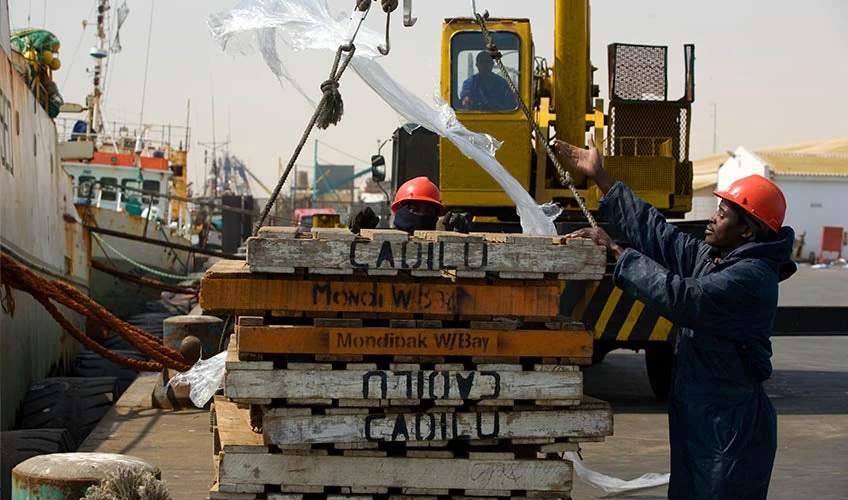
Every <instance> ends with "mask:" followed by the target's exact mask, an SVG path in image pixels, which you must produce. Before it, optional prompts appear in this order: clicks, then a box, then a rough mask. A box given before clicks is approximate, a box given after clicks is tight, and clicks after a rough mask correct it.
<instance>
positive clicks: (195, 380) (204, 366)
mask: <svg viewBox="0 0 848 500" xmlns="http://www.w3.org/2000/svg"><path fill="white" fill-rule="evenodd" d="M226 359H227V351H224V352H221V353H218V354H216V355H214V356H212V357H211V358H209V359H199V360H197V363H195V364H194V365H193V366H192V367H191V368H189V370H188V371H185V372H183V373H180V374H178V375H176V376H175V377H174V378H172V379H171V380H169V381H168V386H175V385H187V386H189V387H190V389H189V393H188V397H189V398H190V399H191V402H192V403H193V404H194V406H196V407H198V408H203V407H204V406H206V403H208V402H209V400H210V399H212V396H214V395H215V393H216V392H218V390H219V389H221V388H222V387H224V371H225V370H224V368H225V366H226Z"/></svg>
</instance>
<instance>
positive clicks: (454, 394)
mask: <svg viewBox="0 0 848 500" xmlns="http://www.w3.org/2000/svg"><path fill="white" fill-rule="evenodd" d="M390 376H391V377H393V378H397V379H401V380H400V381H393V382H394V383H393V384H392V386H393V387H398V386H399V387H404V386H405V387H406V395H405V397H406V398H407V399H413V398H417V399H469V398H470V397H471V395H472V389H475V391H474V399H497V397H498V396H499V395H500V393H501V375H500V374H499V373H498V372H495V371H480V372H453V371H427V370H424V371H418V372H413V371H396V372H388V371H384V370H372V371H369V372H366V373H365V375H363V376H362V397H363V398H365V399H369V398H379V399H386V398H387V397H388V387H389V377H390ZM375 378H376V380H377V381H378V382H379V392H378V393H377V394H374V391H373V390H372V389H371V387H372V385H373V380H374V379H375ZM403 379H405V381H404V380H403ZM398 382H400V383H398ZM481 388H484V390H486V389H489V390H490V391H491V392H489V393H484V392H481V391H480V390H479V389H481Z"/></svg>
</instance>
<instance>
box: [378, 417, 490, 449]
mask: <svg viewBox="0 0 848 500" xmlns="http://www.w3.org/2000/svg"><path fill="white" fill-rule="evenodd" d="M475 415H476V417H475V418H474V426H473V427H470V426H469V425H468V422H467V420H466V419H461V418H460V416H458V415H457V414H456V413H455V412H451V413H414V414H404V413H397V414H391V415H385V414H381V413H372V414H369V415H366V416H365V440H366V441H372V442H380V441H434V440H435V441H445V440H449V439H458V440H466V441H467V440H471V439H496V438H497V437H498V436H499V435H500V430H501V415H500V413H498V412H475Z"/></svg>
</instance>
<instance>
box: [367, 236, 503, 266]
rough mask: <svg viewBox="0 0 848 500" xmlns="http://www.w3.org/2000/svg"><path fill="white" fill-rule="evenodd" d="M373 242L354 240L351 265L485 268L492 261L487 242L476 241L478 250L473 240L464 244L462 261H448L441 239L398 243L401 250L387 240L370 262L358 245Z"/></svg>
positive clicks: (370, 256)
mask: <svg viewBox="0 0 848 500" xmlns="http://www.w3.org/2000/svg"><path fill="white" fill-rule="evenodd" d="M371 244H373V243H371V242H370V241H366V240H354V241H352V242H351V243H350V265H351V267H353V268H356V269H368V268H375V269H426V270H428V271H432V270H442V269H444V270H451V269H461V270H468V271H480V270H484V269H486V266H487V265H488V264H489V262H488V261H489V247H488V244H487V243H476V244H475V246H479V247H480V250H479V252H475V251H474V250H476V248H473V247H472V246H471V243H470V242H467V243H463V251H462V260H461V262H452V261H450V260H449V259H450V257H449V254H446V252H445V243H444V242H442V241H440V242H437V243H434V242H422V241H403V242H401V243H400V244H399V246H400V248H399V249H398V248H397V247H393V246H392V242H391V241H384V242H383V243H382V244H381V245H380V251H379V252H378V253H377V258H376V260H374V261H373V262H372V260H373V259H374V257H373V255H369V256H368V257H367V258H368V260H367V261H366V260H363V255H362V252H361V251H357V248H358V247H360V246H367V245H371ZM396 244H397V243H396ZM477 253H479V256H477V257H476V259H477V260H476V261H474V259H472V254H477ZM446 257H447V259H446ZM446 260H447V262H446Z"/></svg>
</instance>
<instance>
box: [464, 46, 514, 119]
mask: <svg viewBox="0 0 848 500" xmlns="http://www.w3.org/2000/svg"><path fill="white" fill-rule="evenodd" d="M492 39H493V41H494V42H495V45H497V46H498V49H499V50H500V51H501V54H502V57H501V62H503V65H504V67H505V68H506V69H507V72H508V73H509V77H510V79H511V80H512V82H513V84H514V85H515V86H516V88H517V89H519V90H520V86H519V85H520V83H519V82H520V80H519V66H520V65H519V63H520V61H521V58H520V55H521V54H520V49H519V47H520V44H521V39H520V38H519V37H518V35H516V34H515V33H512V32H506V31H500V32H497V31H496V32H492ZM451 106H452V107H453V108H454V109H456V110H460V111H485V112H493V111H494V112H511V111H514V110H516V109H517V108H518V104H517V101H516V99H515V95H514V94H513V93H512V90H510V88H509V85H508V84H507V82H506V80H504V78H503V77H502V75H501V71H500V69H499V68H498V66H497V64H495V61H494V60H492V58H491V56H489V54H488V53H487V52H486V46H485V41H484V39H483V35H482V34H481V33H480V32H478V31H474V32H471V31H469V32H464V33H457V34H455V35H454V36H453V37H452V38H451Z"/></svg>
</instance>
